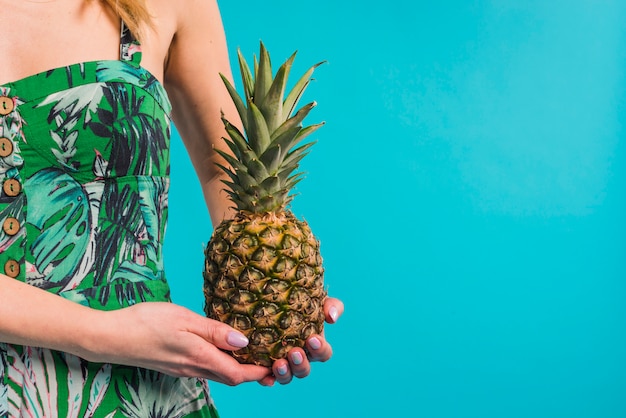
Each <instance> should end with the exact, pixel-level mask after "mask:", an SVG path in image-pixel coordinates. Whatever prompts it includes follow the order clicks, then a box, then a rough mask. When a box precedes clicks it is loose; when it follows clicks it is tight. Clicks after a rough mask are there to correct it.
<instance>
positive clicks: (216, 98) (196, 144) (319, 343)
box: [165, 0, 343, 384]
mask: <svg viewBox="0 0 626 418" xmlns="http://www.w3.org/2000/svg"><path fill="white" fill-rule="evenodd" d="M177 4H179V5H180V6H181V7H179V9H180V10H178V13H177V16H178V19H179V21H178V25H179V29H178V31H177V32H176V34H175V35H174V38H173V42H172V46H171V48H170V51H169V61H168V65H167V67H166V72H165V83H166V88H167V90H168V93H169V95H170V98H171V99H172V102H173V109H174V113H173V116H174V123H175V124H176V127H177V128H178V131H179V132H180V134H181V137H182V138H183V141H184V143H185V146H186V147H187V150H188V152H189V155H190V157H191V161H192V163H193V165H194V168H195V170H196V173H197V175H198V178H199V180H200V183H201V184H202V190H203V192H204V197H205V200H206V204H207V207H208V209H209V213H210V214H211V220H212V222H213V225H215V226H216V225H217V224H219V222H221V221H222V220H223V219H224V217H228V216H231V215H232V210H231V209H230V208H229V206H230V205H231V204H230V202H229V200H228V198H227V195H226V193H224V192H223V191H222V189H223V187H224V186H223V184H222V183H221V179H223V178H225V175H224V174H223V173H222V172H221V170H219V169H217V168H216V166H215V162H216V161H220V162H222V163H223V164H225V162H223V161H222V159H221V157H220V156H219V155H218V154H217V153H216V152H215V151H214V148H220V149H224V150H226V149H227V148H226V146H225V143H224V141H223V140H222V137H223V136H225V131H224V127H223V123H222V121H221V118H220V115H221V112H223V113H224V115H225V116H226V118H227V119H228V120H230V121H237V120H238V115H237V111H236V109H235V106H234V104H233V103H232V100H231V98H230V96H229V95H228V91H227V90H226V88H225V87H224V84H223V82H222V80H221V78H220V77H219V74H220V73H221V74H223V75H225V76H226V77H228V78H229V79H230V78H232V74H231V68H230V64H229V59H228V52H227V46H226V39H225V35H224V28H223V25H222V21H221V17H220V13H219V10H218V6H217V3H216V1H215V0H188V1H186V2H179V3H177ZM324 311H325V313H326V320H327V322H329V323H334V322H335V321H336V320H337V318H338V317H339V316H340V315H341V314H342V313H343V303H341V301H339V300H337V299H334V298H327V301H326V304H325V306H324ZM307 352H308V356H307V353H306V352H305V351H304V350H303V349H301V348H295V349H293V350H291V351H290V353H289V355H288V358H287V359H284V360H279V361H276V362H275V363H274V365H273V367H272V369H273V372H274V376H275V377H276V380H277V381H278V382H279V383H283V384H284V383H289V382H290V381H291V379H292V377H293V376H295V377H305V376H307V375H308V374H309V373H310V370H311V365H310V361H326V360H328V359H329V358H330V357H331V355H332V348H331V346H330V345H329V344H328V342H326V340H325V339H324V338H323V336H320V335H314V336H311V337H310V338H309V339H308V340H307Z"/></svg>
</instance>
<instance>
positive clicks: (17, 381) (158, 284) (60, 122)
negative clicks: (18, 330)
mask: <svg viewBox="0 0 626 418" xmlns="http://www.w3.org/2000/svg"><path fill="white" fill-rule="evenodd" d="M121 39H122V41H121V43H120V45H121V51H120V52H121V59H120V60H119V61H95V62H85V63H80V64H75V65H70V66H68V67H63V68H57V69H53V70H50V71H46V72H43V73H40V74H36V75H33V76H29V77H26V78H24V79H21V80H18V81H15V82H12V83H8V84H6V85H4V86H0V187H1V190H0V225H2V229H1V230H0V272H1V273H3V274H5V275H8V276H10V277H13V278H15V279H16V280H21V281H24V282H26V283H28V284H30V285H32V286H36V287H39V288H42V289H45V290H47V291H49V292H53V293H56V294H58V295H60V296H62V297H64V298H67V299H69V300H72V301H74V302H76V303H80V304H83V305H86V306H89V307H91V308H94V309H102V310H112V309H119V308H122V307H126V306H130V305H133V304H135V303H139V302H145V301H169V300H170V296H169V287H168V285H167V282H166V280H165V275H164V272H163V257H162V249H163V248H162V246H163V236H164V233H165V225H166V219H167V205H168V203H167V196H168V187H169V178H168V176H169V140H170V102H169V100H168V98H167V94H166V92H165V90H164V89H163V87H162V85H161V84H160V83H159V82H158V81H157V80H156V79H155V78H154V77H153V76H152V75H151V74H150V73H148V72H147V71H146V70H145V69H144V68H142V67H141V66H140V62H141V51H140V46H139V44H138V43H137V42H136V41H134V39H133V38H132V35H131V34H130V33H129V31H128V30H126V29H125V28H124V25H122V37H121ZM0 320H1V319H0ZM146 349H149V348H148V347H147V348H146ZM22 416H27V417H46V418H48V417H118V416H122V417H141V418H147V417H207V416H208V417H216V416H217V412H216V411H215V408H214V406H213V403H212V401H211V398H210V396H209V391H208V386H207V383H206V381H204V380H202V379H179V378H174V377H171V376H167V375H163V374H161V373H157V372H155V371H151V370H145V369H140V368H136V367H127V366H120V365H114V364H98V363H90V362H87V361H85V360H83V359H81V358H78V357H75V356H73V355H69V354H66V353H61V352H56V351H52V350H47V349H41V348H35V347H24V346H17V345H10V344H4V343H0V417H22Z"/></svg>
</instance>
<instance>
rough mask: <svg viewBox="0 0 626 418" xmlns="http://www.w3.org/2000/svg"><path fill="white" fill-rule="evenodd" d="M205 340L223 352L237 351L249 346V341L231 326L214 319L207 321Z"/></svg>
mask: <svg viewBox="0 0 626 418" xmlns="http://www.w3.org/2000/svg"><path fill="white" fill-rule="evenodd" d="M206 321H207V328H206V335H205V339H206V340H207V341H209V342H210V343H212V344H213V345H215V346H216V347H218V348H221V349H223V350H231V351H236V350H239V349H240V348H244V347H246V346H247V345H248V339H247V338H246V336H245V335H243V334H242V333H241V332H239V331H237V330H236V329H235V328H233V327H231V326H230V325H227V324H224V323H223V322H219V321H216V320H214V319H208V318H207V319H206Z"/></svg>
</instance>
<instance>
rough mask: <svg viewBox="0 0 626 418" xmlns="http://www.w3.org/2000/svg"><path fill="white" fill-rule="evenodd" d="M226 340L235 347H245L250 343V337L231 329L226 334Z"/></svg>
mask: <svg viewBox="0 0 626 418" xmlns="http://www.w3.org/2000/svg"><path fill="white" fill-rule="evenodd" d="M226 342H227V343H228V344H230V345H232V346H233V347H239V348H243V347H245V346H247V345H248V339H247V338H246V336H245V335H243V334H242V333H240V332H237V331H231V332H229V333H228V335H227V336H226Z"/></svg>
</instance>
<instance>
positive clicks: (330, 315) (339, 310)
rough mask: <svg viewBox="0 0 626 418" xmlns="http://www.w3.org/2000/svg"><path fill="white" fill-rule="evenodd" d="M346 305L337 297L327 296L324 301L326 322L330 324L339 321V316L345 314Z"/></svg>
mask: <svg viewBox="0 0 626 418" xmlns="http://www.w3.org/2000/svg"><path fill="white" fill-rule="evenodd" d="M343 310H344V305H343V302H342V301H340V300H339V299H337V298H331V297H328V298H326V301H325V302H324V316H325V317H326V322H328V323H329V324H334V323H335V322H337V320H338V319H339V317H340V316H341V315H342V314H343Z"/></svg>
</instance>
